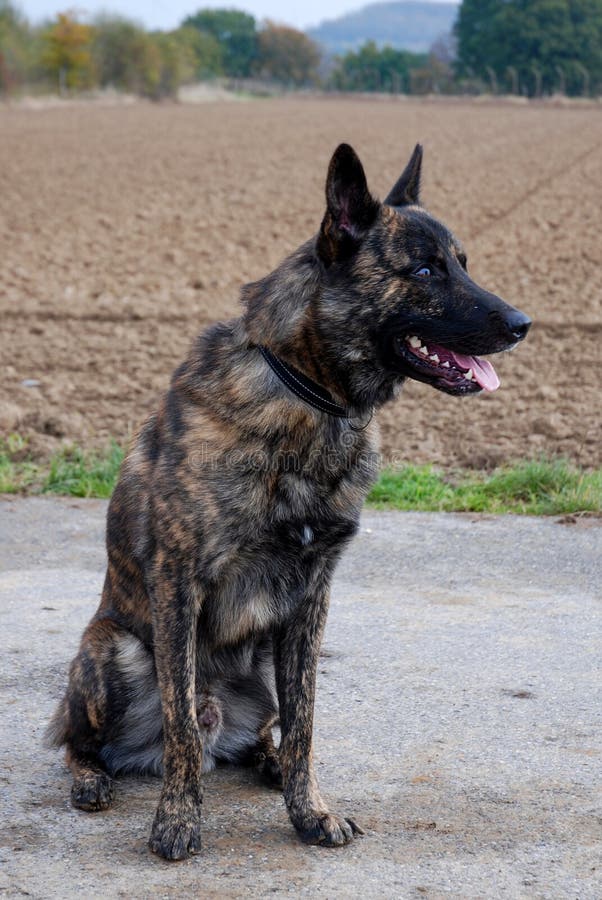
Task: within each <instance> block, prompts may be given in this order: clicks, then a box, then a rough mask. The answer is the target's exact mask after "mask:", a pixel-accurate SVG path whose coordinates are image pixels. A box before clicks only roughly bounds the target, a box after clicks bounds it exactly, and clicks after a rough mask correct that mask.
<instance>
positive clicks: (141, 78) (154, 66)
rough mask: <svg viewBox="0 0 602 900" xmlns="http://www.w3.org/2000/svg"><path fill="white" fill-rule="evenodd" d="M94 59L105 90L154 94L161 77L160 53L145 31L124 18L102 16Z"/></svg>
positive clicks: (94, 40) (94, 36)
mask: <svg viewBox="0 0 602 900" xmlns="http://www.w3.org/2000/svg"><path fill="white" fill-rule="evenodd" d="M92 56H93V59H94V65H95V69H96V73H97V77H98V81H99V84H100V85H101V87H115V88H119V89H120V90H124V91H131V92H132V93H136V94H150V95H152V94H153V93H154V92H155V91H156V89H157V85H158V82H159V78H160V72H159V68H160V61H159V52H158V50H157V49H156V48H155V46H154V45H153V41H152V38H151V37H150V35H149V34H147V32H146V31H144V29H143V28H141V27H139V26H138V25H136V23H135V22H131V21H130V20H129V19H125V18H122V17H121V16H113V15H104V14H103V15H100V16H98V18H97V19H96V20H95V22H94V26H93V32H92Z"/></svg>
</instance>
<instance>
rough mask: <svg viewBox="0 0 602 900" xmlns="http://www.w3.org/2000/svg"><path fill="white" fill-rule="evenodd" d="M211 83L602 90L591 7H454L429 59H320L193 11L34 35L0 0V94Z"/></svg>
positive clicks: (366, 52)
mask: <svg viewBox="0 0 602 900" xmlns="http://www.w3.org/2000/svg"><path fill="white" fill-rule="evenodd" d="M215 77H228V78H234V79H249V78H255V79H261V80H266V81H274V82H278V83H279V84H282V85H285V86H288V87H293V88H299V87H307V86H311V87H321V88H325V89H333V90H343V91H374V92H376V91H378V92H383V91H384V92H391V93H411V94H423V93H431V92H438V93H458V92H480V91H483V90H487V91H491V92H493V93H508V92H511V93H517V94H518V93H522V94H527V95H529V96H540V95H542V94H544V93H552V92H554V91H560V92H562V93H568V94H584V95H587V94H592V93H598V92H600V90H601V88H602V0H505V2H504V3H500V2H498V0H464V2H463V3H462V4H461V6H460V9H459V15H458V20H457V22H456V25H455V29H454V33H453V35H447V36H442V37H441V38H440V39H439V40H438V41H436V42H435V44H433V46H432V47H431V49H430V51H429V52H428V53H412V52H409V51H406V50H399V49H395V48H393V47H390V46H389V47H377V45H376V44H375V43H374V42H371V41H367V42H366V43H365V44H364V45H363V46H362V47H360V48H359V49H358V50H355V51H349V52H348V53H346V54H344V55H342V56H339V57H335V58H333V59H327V58H325V57H324V54H323V52H322V50H321V48H320V47H319V46H318V45H317V44H316V43H315V42H314V41H312V40H311V39H310V38H309V37H308V36H307V35H306V34H304V33H303V32H301V31H298V30H296V29H294V28H290V27H288V26H285V25H277V24H275V23H273V22H269V21H268V22H264V23H261V24H258V23H257V21H256V20H255V18H254V17H253V16H252V15H250V14H248V13H244V12H240V11H238V10H233V9H201V10H199V11H198V12H197V13H195V14H194V15H192V16H189V17H188V18H186V19H185V20H184V21H183V22H182V23H181V25H180V27H178V28H176V29H174V30H172V31H146V30H145V29H144V28H142V27H141V26H139V25H137V24H136V23H135V22H132V21H130V20H128V19H126V18H123V17H121V16H118V15H111V14H102V15H99V16H97V17H96V18H95V19H93V20H92V21H91V22H82V21H80V20H79V19H78V18H77V16H76V15H75V14H73V13H61V14H59V15H58V16H57V17H56V18H55V19H54V20H53V21H50V22H47V23H46V24H45V25H42V26H38V27H33V26H32V25H30V23H29V22H28V21H27V20H26V19H25V17H24V16H22V15H21V14H20V13H19V11H18V9H17V8H16V7H15V6H14V5H13V4H12V2H11V0H0V93H4V94H7V93H11V92H14V91H17V90H18V89H19V88H21V87H24V86H27V87H35V86H36V85H40V86H45V87H50V88H51V89H53V90H57V89H58V90H59V91H60V92H61V93H65V92H69V91H81V90H87V89H92V88H106V87H113V88H115V89H118V90H122V91H127V92H132V93H136V94H140V95H142V96H147V97H151V98H160V97H164V96H173V95H175V93H176V92H177V89H178V87H179V86H180V85H182V84H186V83H191V82H195V81H203V80H206V79H210V78H215Z"/></svg>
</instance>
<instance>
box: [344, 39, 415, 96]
mask: <svg viewBox="0 0 602 900" xmlns="http://www.w3.org/2000/svg"><path fill="white" fill-rule="evenodd" d="M427 64H428V56H427V54H426V53H411V52H410V51H409V50H396V49H394V48H393V47H382V48H380V49H379V48H378V47H377V46H376V44H375V43H374V41H367V42H366V43H365V44H364V45H363V46H362V47H360V49H359V50H358V51H357V52H354V51H350V52H349V53H346V54H345V56H343V57H341V58H340V59H339V61H338V64H337V67H336V69H335V70H334V72H333V73H332V83H333V86H334V87H335V88H337V89H338V90H341V91H392V92H394V93H398V92H401V91H410V90H411V73H412V72H413V71H414V70H417V69H421V68H424V67H425V66H427Z"/></svg>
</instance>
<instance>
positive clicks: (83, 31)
mask: <svg viewBox="0 0 602 900" xmlns="http://www.w3.org/2000/svg"><path fill="white" fill-rule="evenodd" d="M43 40H44V45H45V46H44V51H43V55H42V64H43V66H44V67H45V69H46V70H47V71H48V73H49V74H50V75H52V76H53V77H54V78H55V79H56V82H57V83H58V85H59V88H60V89H61V91H62V90H63V89H64V88H65V87H67V88H84V87H90V85H91V84H92V80H93V78H92V71H93V70H92V56H91V53H90V49H91V40H92V29H91V27H90V26H89V25H82V24H81V22H78V21H77V20H76V19H75V18H73V17H72V16H71V15H70V14H69V13H59V14H58V16H57V20H56V22H55V23H54V25H51V26H50V28H48V29H47V31H46V32H45V33H44V35H43Z"/></svg>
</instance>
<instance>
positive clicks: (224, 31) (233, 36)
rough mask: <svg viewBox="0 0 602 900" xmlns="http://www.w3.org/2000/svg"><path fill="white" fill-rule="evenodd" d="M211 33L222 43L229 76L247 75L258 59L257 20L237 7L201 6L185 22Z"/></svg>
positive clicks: (187, 24) (187, 25)
mask: <svg viewBox="0 0 602 900" xmlns="http://www.w3.org/2000/svg"><path fill="white" fill-rule="evenodd" d="M182 24H183V25H184V27H190V28H196V29H198V31H201V32H204V33H205V34H209V35H212V36H213V37H214V38H215V40H216V41H217V42H218V44H219V45H220V46H221V49H222V55H223V66H224V71H225V73H226V75H231V76H232V77H235V78H248V77H249V75H251V73H252V70H253V66H254V64H255V61H256V59H257V29H256V25H255V19H254V18H253V16H251V15H249V14H248V13H244V12H240V11H239V10H236V9H201V10H199V12H197V13H195V14H194V15H193V16H189V17H188V18H187V19H185V20H184V22H183V23H182Z"/></svg>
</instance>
